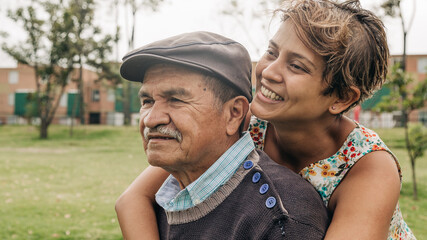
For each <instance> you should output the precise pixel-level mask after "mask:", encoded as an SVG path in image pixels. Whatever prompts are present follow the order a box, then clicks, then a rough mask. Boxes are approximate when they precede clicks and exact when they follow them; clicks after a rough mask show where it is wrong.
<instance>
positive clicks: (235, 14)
mask: <svg viewBox="0 0 427 240" xmlns="http://www.w3.org/2000/svg"><path fill="white" fill-rule="evenodd" d="M282 2H283V0H269V1H268V0H257V1H251V2H248V1H240V0H229V1H228V4H227V5H226V6H225V7H224V8H223V9H222V10H221V14H223V15H225V16H228V17H231V18H232V19H233V20H234V21H235V22H236V24H237V25H238V28H239V29H241V30H242V31H243V32H244V34H245V36H246V37H247V38H246V39H247V40H248V42H249V44H250V45H251V47H252V48H253V49H254V51H255V52H256V53H257V54H258V55H262V54H263V52H264V50H265V49H264V47H265V46H263V45H262V44H259V43H258V42H257V41H256V39H255V38H260V37H261V38H263V39H262V41H263V44H265V43H266V42H267V41H268V40H269V39H268V38H269V21H268V20H266V19H268V18H267V16H268V15H269V14H271V13H272V12H273V10H275V9H277V8H278V7H279V6H280V4H281V3H282ZM259 33H263V34H261V35H262V36H260V34H259Z"/></svg>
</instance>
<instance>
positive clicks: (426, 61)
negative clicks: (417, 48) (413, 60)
mask: <svg viewBox="0 0 427 240" xmlns="http://www.w3.org/2000/svg"><path fill="white" fill-rule="evenodd" d="M417 65H418V67H417V70H418V72H419V73H427V58H426V57H424V58H418V64H417Z"/></svg>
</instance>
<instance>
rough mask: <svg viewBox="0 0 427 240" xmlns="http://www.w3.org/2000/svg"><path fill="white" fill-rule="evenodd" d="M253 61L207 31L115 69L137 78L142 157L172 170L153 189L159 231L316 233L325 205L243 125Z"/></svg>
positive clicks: (237, 235) (244, 235) (150, 48)
mask: <svg viewBox="0 0 427 240" xmlns="http://www.w3.org/2000/svg"><path fill="white" fill-rule="evenodd" d="M250 69H251V62H250V58H249V55H248V53H247V51H246V49H245V48H244V47H243V46H242V45H240V44H239V43H237V42H235V41H233V40H231V39H228V38H225V37H223V36H220V35H217V34H213V33H209V32H194V33H186V34H182V35H178V36H175V37H171V38H168V39H164V40H161V41H157V42H154V43H152V44H149V45H147V46H144V47H142V48H139V49H136V50H134V51H132V52H130V53H128V54H127V55H126V56H125V57H124V62H123V65H122V67H121V74H122V76H123V77H124V78H126V79H128V80H131V81H141V82H142V87H141V90H140V98H141V105H142V106H141V110H140V115H141V118H140V132H141V135H142V136H143V142H144V149H145V151H146V154H147V159H148V162H149V163H150V164H151V165H153V166H158V167H161V168H163V169H165V170H166V171H167V172H169V173H170V176H169V178H168V179H167V180H166V181H165V182H164V184H163V186H162V187H161V188H160V189H159V191H158V193H157V194H156V201H157V203H158V205H159V207H158V208H157V212H156V214H157V218H158V226H159V233H160V237H161V239H282V238H283V239H322V238H323V236H324V234H325V232H326V228H327V224H328V214H327V211H326V209H325V207H324V205H323V203H322V201H321V200H320V197H319V195H318V194H317V192H316V191H315V190H314V188H313V187H312V186H311V185H310V184H309V183H307V182H305V181H304V180H303V179H302V178H301V177H299V176H298V175H296V174H295V173H293V172H291V171H290V170H288V169H287V168H285V167H282V166H279V165H278V164H276V163H275V162H273V161H272V160H270V159H269V158H268V156H267V155H265V154H264V153H262V152H259V151H256V150H255V148H254V144H253V142H252V139H251V137H250V135H249V134H248V133H244V134H243V135H242V134H241V128H242V123H243V122H244V119H245V115H246V113H247V111H248V107H249V102H250V101H251V98H252V97H251V82H250V77H251V74H250V72H251V71H250Z"/></svg>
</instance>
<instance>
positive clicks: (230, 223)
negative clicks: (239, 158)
mask: <svg viewBox="0 0 427 240" xmlns="http://www.w3.org/2000/svg"><path fill="white" fill-rule="evenodd" d="M156 214H157V221H158V226H159V232H160V238H161V239H323V237H324V235H325V233H326V229H327V227H328V224H329V221H330V219H329V216H328V212H327V210H326V208H325V206H324V204H323V202H322V200H321V198H320V196H319V194H318V193H317V191H316V190H315V189H314V188H313V186H312V185H311V184H310V183H308V182H307V181H305V180H304V179H302V178H301V177H300V176H299V175H297V174H296V173H294V172H292V171H291V170H289V169H288V168H286V167H283V166H280V165H278V164H277V163H275V162H274V161H272V160H271V159H270V158H269V157H268V156H267V155H266V154H265V153H263V152H261V151H258V150H257V151H253V152H252V153H251V154H250V155H249V156H248V159H247V160H246V162H245V163H244V164H243V165H242V166H241V167H240V168H239V169H238V170H237V172H236V173H235V174H234V175H233V177H232V178H231V179H230V180H229V181H227V182H226V183H225V184H224V185H223V186H221V187H220V188H219V189H218V190H217V191H216V192H215V193H213V194H212V195H211V196H210V197H209V198H207V199H206V200H205V201H203V202H202V203H200V204H198V205H196V206H194V207H192V208H190V209H187V210H183V211H174V212H165V211H164V209H163V208H161V207H160V206H157V208H156Z"/></svg>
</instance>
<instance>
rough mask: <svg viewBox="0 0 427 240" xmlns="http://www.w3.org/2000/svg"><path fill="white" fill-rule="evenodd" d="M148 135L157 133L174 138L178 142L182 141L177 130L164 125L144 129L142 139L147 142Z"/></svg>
mask: <svg viewBox="0 0 427 240" xmlns="http://www.w3.org/2000/svg"><path fill="white" fill-rule="evenodd" d="M149 133H159V134H162V135H167V136H169V137H171V138H175V139H176V140H177V141H178V142H181V141H182V134H181V132H179V131H178V130H177V129H174V128H170V127H167V126H165V125H159V126H157V127H155V128H148V127H146V128H144V139H145V140H146V141H147V140H148V134H149Z"/></svg>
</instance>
